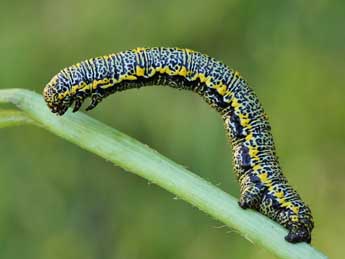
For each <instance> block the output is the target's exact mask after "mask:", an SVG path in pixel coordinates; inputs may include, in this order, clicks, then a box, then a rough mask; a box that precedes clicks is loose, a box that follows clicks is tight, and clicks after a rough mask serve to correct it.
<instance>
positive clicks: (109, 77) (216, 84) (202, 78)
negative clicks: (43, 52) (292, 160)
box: [43, 47, 314, 243]
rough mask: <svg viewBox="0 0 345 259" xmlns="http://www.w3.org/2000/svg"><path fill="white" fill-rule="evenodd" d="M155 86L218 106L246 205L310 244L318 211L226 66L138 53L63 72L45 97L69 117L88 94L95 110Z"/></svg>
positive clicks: (250, 94) (198, 56)
mask: <svg viewBox="0 0 345 259" xmlns="http://www.w3.org/2000/svg"><path fill="white" fill-rule="evenodd" d="M149 85H167V86H171V87H174V88H178V89H185V90H191V91H194V92H196V93H197V94H199V95H200V96H202V97H203V98H204V99H205V101H206V102H207V103H208V104H210V105H211V107H213V108H215V109H216V110H217V111H218V112H219V113H220V114H221V116H222V118H223V120H224V124H225V129H226V133H227V135H228V137H229V139H230V141H231V143H232V152H233V166H234V172H235V175H236V178H237V179H238V181H239V183H240V199H239V206H241V207H242V208H244V209H246V208H251V209H255V210H257V211H259V212H261V213H262V214H264V215H266V216H268V217H269V218H271V219H273V220H275V221H276V222H278V223H279V224H281V225H282V226H284V227H285V228H287V229H288V231H289V233H288V235H287V236H286V237H285V239H286V240H287V241H289V242H291V243H297V242H308V243H310V241H311V232H312V229H313V227H314V223H313V217H312V214H311V210H310V208H309V207H308V206H307V205H306V204H305V203H304V202H303V201H302V199H301V198H300V196H299V194H298V193H297V192H296V191H295V190H294V189H293V188H292V187H291V185H290V184H289V183H288V181H287V179H286V177H285V176H284V175H283V172H282V169H281V167H280V164H279V161H278V158H277V155H276V149H275V145H274V141H273V137H272V134H271V127H270V124H269V122H268V119H267V115H266V113H265V112H264V110H263V107H262V105H261V104H260V102H259V100H258V98H257V96H256V95H255V93H254V91H253V90H252V89H251V88H250V87H249V86H248V84H247V82H246V81H245V80H244V79H243V78H242V77H241V76H240V75H239V73H238V72H237V71H234V70H232V69H230V68H228V67H227V66H226V65H224V64H223V63H221V62H219V61H217V60H215V59H213V58H211V57H209V56H207V55H205V54H202V53H199V52H196V51H193V50H190V49H181V48H164V47H157V48H136V49H133V50H127V51H123V52H119V53H116V54H110V55H106V56H101V57H97V58H92V59H89V60H85V61H82V62H80V63H77V64H75V65H72V66H70V67H67V68H65V69H63V70H61V71H60V72H59V73H58V74H57V75H55V76H54V77H53V78H52V79H51V81H50V82H49V83H48V84H47V85H46V87H45V88H44V91H43V95H44V98H45V101H46V103H47V105H48V107H49V108H50V109H51V111H52V112H53V113H57V114H58V115H63V114H64V113H65V112H66V111H67V109H68V108H69V107H70V106H72V105H74V107H73V112H76V111H78V110H79V109H80V108H81V105H82V104H83V102H84V101H85V99H86V98H88V97H90V98H91V102H90V104H89V105H88V106H87V108H86V110H91V109H93V108H95V107H96V106H97V105H98V104H99V103H100V102H101V101H102V99H103V98H105V97H106V96H108V95H110V94H112V93H115V92H119V91H124V90H126V89H130V88H140V87H143V86H149Z"/></svg>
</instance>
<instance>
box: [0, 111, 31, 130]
mask: <svg viewBox="0 0 345 259" xmlns="http://www.w3.org/2000/svg"><path fill="white" fill-rule="evenodd" d="M24 124H35V121H33V120H32V119H30V118H29V117H28V116H27V115H26V114H25V112H22V111H17V110H0V128H5V127H11V126H20V125H24Z"/></svg>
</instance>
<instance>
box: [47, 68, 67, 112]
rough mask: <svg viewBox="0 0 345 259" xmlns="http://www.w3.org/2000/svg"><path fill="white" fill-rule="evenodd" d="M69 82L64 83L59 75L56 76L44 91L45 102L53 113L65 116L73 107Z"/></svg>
mask: <svg viewBox="0 0 345 259" xmlns="http://www.w3.org/2000/svg"><path fill="white" fill-rule="evenodd" d="M69 88H70V86H69V85H68V82H67V81H63V80H62V79H61V78H60V77H59V76H58V75H56V76H54V77H53V78H52V79H51V80H50V82H49V83H48V84H47V85H46V86H45V88H44V90H43V96H44V100H45V101H46V103H47V105H48V107H49V109H50V110H51V111H52V112H53V113H57V114H58V115H63V114H64V113H65V112H66V111H67V109H68V107H70V106H71V104H72V102H73V98H72V97H71V96H70V94H69Z"/></svg>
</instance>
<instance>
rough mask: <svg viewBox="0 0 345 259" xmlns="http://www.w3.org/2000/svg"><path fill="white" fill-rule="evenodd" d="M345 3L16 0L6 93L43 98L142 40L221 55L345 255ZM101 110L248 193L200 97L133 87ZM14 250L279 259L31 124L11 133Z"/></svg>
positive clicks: (7, 170)
mask: <svg viewBox="0 0 345 259" xmlns="http://www.w3.org/2000/svg"><path fill="white" fill-rule="evenodd" d="M344 10H345V2H344V1H341V0H338V1H326V0H324V1H322V0H316V1H312V2H310V1H286V2H281V1H273V0H270V1H239V0H238V1H229V0H224V1H186V0H177V1H156V0H154V1H134V0H132V1H125V0H123V1H113V0H98V1H90V0H86V1H66V0H62V1H51V0H48V1H33V0H31V1H18V0H12V1H8V0H4V1H1V3H0V39H1V40H0V57H1V59H0V88H14V87H20V88H26V89H32V90H34V91H36V92H41V91H42V89H43V87H44V85H45V84H46V83H47V82H48V81H49V80H50V78H51V77H52V76H53V75H54V74H55V73H57V72H58V71H59V70H60V69H61V68H63V67H65V66H68V65H71V64H73V63H76V62H78V61H80V60H84V59H86V58H90V57H94V56H99V55H103V54H108V53H112V52H117V51H121V50H126V49H130V48H134V47H139V46H179V47H188V48H192V49H195V50H198V51H201V52H204V53H207V54H209V55H210V56H213V57H215V58H217V59H220V60H222V61H224V63H226V64H228V65H229V66H230V67H232V68H236V69H237V70H239V71H240V72H241V74H242V75H243V76H244V77H245V78H246V79H247V81H248V82H249V84H250V85H251V86H252V87H253V88H254V89H255V91H256V93H257V94H258V96H259V98H260V100H261V102H262V104H263V105H264V108H265V110H266V112H267V113H268V114H269V116H270V121H271V124H272V127H273V134H274V136H275V141H276V144H277V148H278V153H279V156H280V160H281V163H282V166H283V169H284V171H285V174H286V176H287V177H288V178H289V181H290V182H291V183H292V184H293V186H294V187H296V188H297V190H298V191H299V192H300V194H301V195H302V197H303V199H304V200H305V201H306V202H307V203H308V204H309V205H310V207H311V208H312V211H313V214H314V217H315V222H316V227H315V230H314V233H313V244H314V245H315V246H316V247H317V248H319V249H321V250H322V251H323V252H325V253H326V254H327V255H329V256H330V257H331V258H342V255H343V249H344V247H343V246H344V242H345V224H344V216H345V215H344V214H345V203H344V197H345V174H344V173H345V172H344V171H345V170H344V166H343V161H344V156H345V133H344V131H345V123H344V119H345V105H344V94H345V91H344V79H345V76H344V67H345V44H344V43H345V33H344V25H345V12H344ZM5 107H6V106H2V108H5ZM89 115H90V116H92V117H95V118H97V119H99V120H101V121H103V122H105V123H107V124H108V125H111V126H112V127H114V128H117V129H119V130H121V131H123V132H125V133H126V134H128V135H130V136H132V137H134V138H136V139H138V140H140V141H142V142H143V143H146V144H148V145H149V146H151V147H153V148H155V149H156V150H158V151H159V152H161V153H162V154H164V155H166V156H167V157H169V158H171V159H173V160H174V161H176V162H178V163H180V164H182V165H185V166H187V167H188V168H189V169H191V170H192V171H193V172H195V173H198V174H199V175H200V176H202V177H203V178H206V179H208V180H209V181H211V182H212V183H214V184H217V185H218V186H219V187H220V188H222V189H223V190H225V191H227V192H229V193H231V194H233V195H235V196H236V197H238V190H239V188H238V184H237V182H236V181H235V179H234V177H233V175H232V170H231V152H230V146H229V145H228V143H227V140H226V138H225V134H224V130H223V124H222V121H221V118H220V116H219V115H218V114H217V113H216V112H215V111H213V110H212V109H210V108H209V107H208V106H207V105H206V104H205V103H204V102H203V101H202V100H201V98H200V97H198V96H197V95H195V94H193V93H189V92H180V91H176V90H173V89H167V88H160V87H148V88H143V89H140V90H131V91H126V92H122V93H119V94H116V95H113V96H111V97H109V98H107V99H106V100H105V101H104V102H103V103H102V104H100V106H99V107H97V109H95V110H93V111H92V112H90V113H89ZM0 258H6V259H17V258H20V259H24V258H25V259H41V258H42V259H43V258H44V259H55V258H56V259H57V258H65V259H79V258H80V259H81V258H82V259H89V258H90V259H91V258H92V259H93V258H114V259H115V258H116V259H122V258H131V259H136V258H152V259H155V258H166V259H170V258H199V259H208V258H220V259H222V258H274V257H273V256H272V255H271V254H269V253H268V252H266V251H265V250H263V249H262V248H260V247H257V246H254V245H252V244H251V243H249V242H248V241H247V240H245V239H244V238H242V237H241V236H239V235H238V234H237V233H236V231H234V230H229V229H228V228H225V227H224V226H223V225H222V224H221V223H219V222H217V221H215V220H213V219H212V218H210V217H209V216H207V215H205V214H203V213H202V212H200V211H198V210H197V209H196V208H193V207H192V206H190V205H188V204H186V203H185V202H183V201H181V200H178V199H174V196H173V195H172V194H170V193H167V192H166V191H164V190H162V189H160V188H159V187H157V186H154V185H151V184H149V183H148V182H147V181H146V180H143V179H141V178H139V177H137V176H135V175H132V174H130V173H127V172H125V171H123V170H121V169H120V168H117V167H114V166H113V165H112V164H111V163H109V162H106V161H104V160H103V159H101V158H99V157H97V156H95V155H93V154H90V153H88V152H86V151H84V150H82V149H80V148H79V147H76V146H74V145H72V144H70V143H68V142H66V141H65V140H63V139H60V138H58V137H57V136H55V135H52V134H51V133H49V132H47V131H45V130H42V129H39V128H36V127H33V126H23V127H16V128H6V129H1V130H0Z"/></svg>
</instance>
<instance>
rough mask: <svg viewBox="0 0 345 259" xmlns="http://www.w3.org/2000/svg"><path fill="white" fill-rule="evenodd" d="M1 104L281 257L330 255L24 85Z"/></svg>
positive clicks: (5, 93) (6, 93)
mask: <svg viewBox="0 0 345 259" xmlns="http://www.w3.org/2000/svg"><path fill="white" fill-rule="evenodd" d="M1 102H10V103H13V104H15V105H17V107H18V108H20V109H21V110H23V111H25V112H26V113H27V114H28V115H29V117H30V118H32V119H33V120H35V121H37V122H39V123H40V125H41V126H42V127H43V128H46V129H47V130H49V131H51V132H53V133H55V134H56V135H58V136H60V137H62V138H65V139H67V140H69V141H71V142H73V143H75V144H77V145H79V146H80V147H82V148H84V149H86V150H88V151H90V152H92V153H95V154H97V155H99V156H101V157H103V158H105V159H106V160H108V161H111V162H113V163H114V164H116V165H118V166H120V167H122V168H123V169H125V170H127V171H129V172H132V173H135V174H137V175H139V176H141V177H144V178H145V179H147V180H148V181H150V182H153V183H155V184H157V185H159V186H161V187H162V188H164V189H166V190H168V191H170V192H171V193H173V194H175V195H177V196H178V197H179V198H181V199H183V200H185V201H187V202H189V203H190V204H192V205H194V206H196V207H198V208H199V209H200V210H202V211H204V212H205V213H207V214H209V215H211V216H212V217H214V218H215V219H217V220H219V221H221V222H223V223H224V224H226V225H227V226H229V227H231V228H234V229H236V230H237V231H238V232H239V233H240V234H241V235H243V236H244V237H245V238H246V239H248V240H250V241H251V242H253V243H254V244H257V245H260V246H262V247H265V248H266V249H267V250H269V251H271V252H272V253H273V254H275V255H277V256H278V257H280V258H291V259H297V258H303V259H307V258H313V259H318V258H327V257H326V256H325V255H323V254H321V253H320V252H318V251H317V250H316V249H314V248H313V247H312V246H310V245H308V244H306V243H300V244H290V243H288V242H286V241H285V240H284V236H285V235H286V234H287V231H286V230H285V229H284V228H283V227H281V226H280V225H278V224H276V223H275V222H273V221H271V220H270V219H268V218H267V217H265V216H263V215H261V214H259V213H257V212H255V211H253V210H243V209H241V208H240V207H239V206H238V205H237V200H236V199H235V198H234V197H231V196H230V195H229V194H227V193H225V192H223V191H222V190H220V189H219V188H217V187H215V186H214V185H212V184H210V183H209V182H207V181H205V180H203V179H202V178H200V177H199V176H197V175H195V174H193V173H192V172H190V171H188V170H187V169H186V168H184V167H182V166H180V165H178V164H176V163H174V162H173V161H171V160H170V159H168V158H166V157H164V156H163V155H161V154H159V153H157V152H156V151H154V150H153V149H151V148H149V147H148V146H147V145H144V144H142V143H140V142H138V141H137V140H135V139H133V138H130V137H129V136H126V135H125V134H123V133H121V132H119V131H117V130H115V129H113V128H110V127H109V126H107V125H105V124H103V123H101V122H99V121H97V120H95V119H92V118H91V117H89V116H87V115H85V114H83V113H81V112H79V113H76V114H73V113H71V112H70V111H69V112H67V114H66V115H65V116H63V117H58V116H56V115H54V114H52V113H51V112H50V111H49V110H48V108H47V107H46V104H45V103H44V101H43V98H42V96H41V95H38V94H36V93H34V92H31V91H28V90H23V89H8V90H0V103H1Z"/></svg>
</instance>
